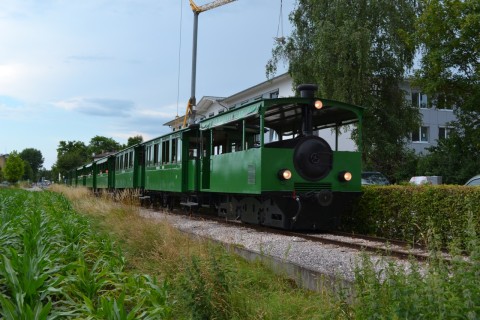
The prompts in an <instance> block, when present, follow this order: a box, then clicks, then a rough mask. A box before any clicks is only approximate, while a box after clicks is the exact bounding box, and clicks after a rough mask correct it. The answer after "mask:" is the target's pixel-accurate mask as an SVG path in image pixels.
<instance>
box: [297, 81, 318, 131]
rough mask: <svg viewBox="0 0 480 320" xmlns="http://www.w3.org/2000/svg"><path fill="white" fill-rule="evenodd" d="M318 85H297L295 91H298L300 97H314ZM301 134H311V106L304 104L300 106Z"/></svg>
mask: <svg viewBox="0 0 480 320" xmlns="http://www.w3.org/2000/svg"><path fill="white" fill-rule="evenodd" d="M317 89H318V86H317V85H316V84H301V85H299V86H298V87H297V91H298V92H300V97H301V98H310V99H313V98H314V97H315V92H316V91H317ZM302 134H303V135H304V136H312V135H313V128H312V106H311V105H310V104H306V105H303V106H302Z"/></svg>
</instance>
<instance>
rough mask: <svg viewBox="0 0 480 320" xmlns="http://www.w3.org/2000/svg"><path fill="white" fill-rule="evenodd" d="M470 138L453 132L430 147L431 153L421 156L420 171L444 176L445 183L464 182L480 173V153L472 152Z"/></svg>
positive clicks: (424, 173) (425, 173)
mask: <svg viewBox="0 0 480 320" xmlns="http://www.w3.org/2000/svg"><path fill="white" fill-rule="evenodd" d="M468 144H469V143H468V140H466V139H465V138H464V137H462V136H460V135H458V134H457V133H455V132H454V133H452V135H451V136H450V137H449V138H448V139H446V140H440V141H439V142H438V145H437V146H435V147H432V148H430V153H428V154H427V155H425V156H423V157H420V158H419V163H418V170H417V171H418V173H421V174H422V175H436V176H442V178H443V182H444V183H451V184H464V183H465V182H467V180H468V179H470V178H471V177H473V176H474V175H476V174H478V173H480V161H478V159H480V153H479V151H477V152H471V150H470V149H471V148H469V147H467V146H466V145H468Z"/></svg>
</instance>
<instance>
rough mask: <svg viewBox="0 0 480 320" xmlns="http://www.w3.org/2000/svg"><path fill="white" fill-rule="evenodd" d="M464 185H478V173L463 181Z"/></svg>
mask: <svg viewBox="0 0 480 320" xmlns="http://www.w3.org/2000/svg"><path fill="white" fill-rule="evenodd" d="M465 185H466V186H480V174H477V175H476V176H475V177H473V178H471V179H470V180H468V181H467V183H465Z"/></svg>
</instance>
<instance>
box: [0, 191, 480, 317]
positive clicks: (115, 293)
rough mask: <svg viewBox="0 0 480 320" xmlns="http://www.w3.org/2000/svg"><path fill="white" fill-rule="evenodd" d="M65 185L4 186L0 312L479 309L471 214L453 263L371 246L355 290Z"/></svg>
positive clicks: (478, 258) (361, 313)
mask: <svg viewBox="0 0 480 320" xmlns="http://www.w3.org/2000/svg"><path fill="white" fill-rule="evenodd" d="M57 192H60V193H63V194H64V195H65V196H66V197H67V198H68V199H70V200H68V201H67V200H66V198H65V197H64V196H63V195H60V194H53V193H49V192H43V193H28V192H24V191H12V190H1V191H0V257H1V259H0V308H1V309H0V319H55V318H58V319H63V318H73V319H161V318H168V319H478V318H480V245H479V241H478V236H477V235H476V233H475V230H477V229H476V225H475V222H474V221H473V220H474V219H470V220H471V221H470V227H469V228H468V229H467V230H466V231H465V232H466V233H467V237H466V238H468V239H469V241H468V246H467V253H468V256H469V259H467V260H466V259H464V258H455V259H454V260H453V261H452V262H451V263H449V264H447V263H445V262H443V261H442V260H441V259H439V258H437V256H436V255H435V254H433V255H432V257H431V259H430V261H429V265H428V267H427V268H421V267H420V266H419V265H417V264H415V263H413V264H412V268H410V269H409V270H408V271H405V270H404V269H402V268H401V267H398V266H397V265H395V264H392V263H390V264H387V267H386V268H384V269H383V270H381V271H375V268H374V266H373V265H372V264H371V262H370V260H368V259H366V258H365V259H364V261H363V262H359V265H358V268H357V271H356V278H357V279H356V282H355V284H354V290H355V294H354V296H351V295H349V291H346V290H345V291H342V290H340V289H338V288H337V290H335V291H329V290H327V289H325V290H324V291H323V292H311V291H307V290H302V289H299V288H297V287H296V286H295V284H294V283H293V282H292V281H291V280H288V279H286V278H284V277H282V276H279V275H276V274H274V273H273V272H271V271H270V270H269V269H268V268H266V267H265V266H264V265H263V264H262V263H260V262H254V263H251V262H247V261H245V260H244V259H242V258H240V257H238V256H236V255H233V254H230V253H229V252H228V251H226V249H224V248H223V247H221V246H219V245H216V244H213V243H211V242H209V241H205V240H203V241H200V240H194V239H192V238H190V237H188V236H186V235H185V234H183V233H181V232H179V231H178V230H176V229H175V228H173V227H172V226H170V225H169V224H167V223H166V222H163V221H154V220H152V219H142V218H141V217H139V215H138V213H139V212H138V210H139V208H138V207H137V206H135V201H132V198H129V197H128V195H123V196H122V199H123V200H122V201H124V204H121V203H118V202H112V201H110V200H108V199H105V198H101V197H100V198H95V197H91V196H90V195H89V194H88V192H87V191H86V190H84V189H72V188H64V189H57ZM125 203H126V204H125ZM77 212H78V213H81V214H78V213H77ZM471 216H472V217H473V216H474V215H471ZM428 232H429V233H430V234H432V242H435V237H436V236H435V234H434V232H431V231H428ZM463 239H465V237H463ZM462 243H465V242H464V241H463V240H462ZM455 248H456V246H452V253H458V254H459V253H460V251H459V250H458V249H455ZM462 248H463V247H462Z"/></svg>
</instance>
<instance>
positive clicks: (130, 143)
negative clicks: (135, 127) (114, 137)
mask: <svg viewBox="0 0 480 320" xmlns="http://www.w3.org/2000/svg"><path fill="white" fill-rule="evenodd" d="M142 142H143V137H142V136H141V135H137V136H133V137H130V138H128V141H127V145H126V146H125V147H126V148H128V147H131V146H134V145H136V144H139V143H142Z"/></svg>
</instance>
